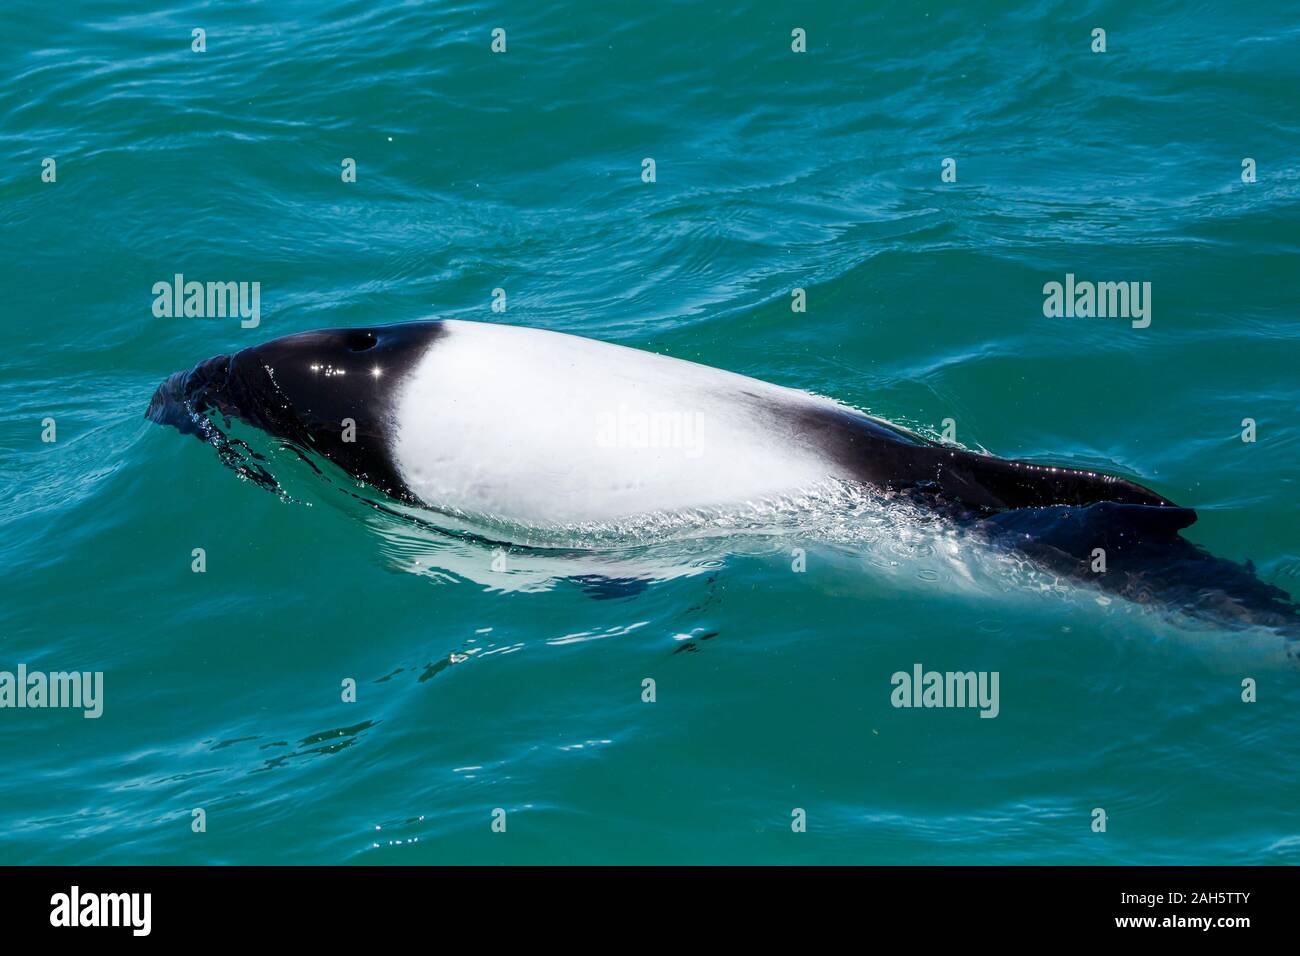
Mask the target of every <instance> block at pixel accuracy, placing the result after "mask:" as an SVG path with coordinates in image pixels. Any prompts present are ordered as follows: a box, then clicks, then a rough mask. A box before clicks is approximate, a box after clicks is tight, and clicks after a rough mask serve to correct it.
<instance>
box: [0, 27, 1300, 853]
mask: <svg viewBox="0 0 1300 956" xmlns="http://www.w3.org/2000/svg"><path fill="white" fill-rule="evenodd" d="M20 7H21V9H20V10H18V11H17V15H16V16H14V17H13V22H11V24H10V27H9V28H8V29H6V30H5V31H3V33H2V34H0V63H2V64H3V66H4V70H3V72H2V73H0V115H3V116H4V117H5V122H4V123H3V127H2V128H0V141H2V142H3V152H4V156H5V161H4V163H3V164H2V165H0V229H2V234H3V236H4V240H5V247H6V250H7V253H8V254H7V256H6V259H7V264H8V268H7V269H6V270H5V274H4V278H3V279H0V293H2V295H3V300H4V302H5V308H4V310H3V319H2V320H0V321H3V330H4V332H5V340H6V343H7V345H8V348H6V349H5V353H4V358H3V360H0V361H2V363H3V364H2V368H3V374H2V376H0V477H2V478H3V493H0V516H2V517H3V526H4V534H3V540H2V541H0V670H13V669H15V668H16V667H17V665H18V664H20V663H25V664H26V665H27V666H28V667H29V668H33V669H42V670H48V671H55V670H68V669H77V670H87V671H103V672H104V712H103V715H102V717H100V718H99V719H97V720H87V719H83V718H82V716H81V714H80V713H79V712H76V711H69V710H51V709H46V710H10V709H5V710H0V765H3V766H4V768H5V772H4V773H3V774H0V862H6V863H12V862H40V863H67V862H83V861H84V862H95V863H109V862H126V863H161V862H179V863H227V862H228V863H236V862H256V863H271V862H288V863H321V862H331V863H332V862H351V863H425V862H564V863H577V862H655V863H658V862H713V861H726V862H764V863H774V862H864V863H873V862H874V863H906V862H925V863H929V862H981V863H983V862H991V863H1026V862H1081V863H1127V862H1141V863H1157V862H1161V863H1184V862H1206V863H1242V862H1246V863H1254V862H1267V863H1288V862H1296V861H1297V860H1300V819H1298V818H1297V811H1296V795H1297V785H1298V784H1300V770H1297V768H1298V767H1300V735H1298V734H1297V721H1296V714H1297V713H1298V712H1300V674H1298V673H1297V670H1296V667H1295V666H1294V662H1293V661H1290V660H1289V659H1288V658H1287V657H1286V650H1287V646H1288V645H1287V643H1286V642H1285V641H1284V640H1282V639H1280V638H1278V637H1277V636H1276V635H1272V634H1269V633H1267V632H1264V631H1261V630H1260V629H1258V628H1254V629H1239V628H1232V629H1230V628H1227V627H1218V628H1216V627H1213V626H1208V625H1204V624H1201V625H1191V624H1188V623H1187V622H1185V621H1180V620H1178V619H1176V618H1174V617H1173V616H1172V615H1170V614H1169V613H1166V612H1165V610H1164V609H1162V608H1160V607H1153V606H1146V605H1139V604H1133V603H1129V602H1126V601H1123V600H1119V599H1116V600H1112V601H1110V602H1109V603H1105V602H1101V601H1099V600H1098V598H1099V596H1100V595H1099V594H1098V593H1097V592H1095V591H1093V590H1091V589H1090V588H1088V587H1084V586H1081V585H1078V584H1074V583H1070V582H1065V581H1059V580H1057V579H1056V578H1055V577H1053V576H1052V575H1051V574H1049V573H1045V572H1044V571H1043V570H1042V569H1041V568H1037V567H1035V566H1033V565H1032V564H1030V563H1028V562H1026V561H1024V560H1021V559H1017V558H1016V557H1015V556H1014V555H1008V554H998V553H994V552H985V551H981V550H980V549H979V548H978V547H973V546H970V545H969V544H968V543H967V542H960V543H959V545H958V546H957V553H956V555H954V554H952V553H951V547H950V546H951V545H952V544H953V541H952V539H951V537H950V536H949V535H947V534H946V533H945V532H944V531H943V530H942V529H935V528H933V527H931V526H929V525H927V524H926V523H925V522H914V521H912V520H911V519H910V518H909V517H907V516H905V515H899V514H894V513H891V512H890V511H889V510H888V509H884V510H881V509H875V510H873V509H871V508H869V507H866V506H863V505H862V504H861V502H857V501H854V502H843V501H838V502H837V501H834V500H831V501H817V502H804V503H803V505H802V506H800V507H793V508H786V509H776V510H775V511H767V512H758V513H747V514H744V515H741V516H739V517H735V516H733V519H732V520H730V521H729V522H728V526H727V527H726V528H724V529H719V528H716V527H714V528H711V529H695V531H694V532H692V533H686V534H682V533H663V529H656V531H655V533H654V534H650V535H647V536H646V539H645V540H639V541H638V540H629V539H628V538H626V537H620V538H617V539H606V538H602V537H601V536H600V535H598V534H592V535H591V536H589V537H588V538H586V539H582V538H581V536H578V540H575V541H572V542H570V543H571V544H573V545H574V546H575V547H574V548H570V549H566V550H563V551H558V552H556V553H546V552H544V551H537V550H533V551H525V550H518V551H517V552H516V551H512V552H511V553H510V555H509V561H508V564H507V570H505V571H503V572H498V571H496V570H494V569H493V566H492V565H493V558H494V551H493V550H492V549H490V548H489V547H486V546H484V545H480V544H476V543H474V541H473V540H469V539H463V538H456V537H449V536H447V535H443V534H439V533H437V532H436V531H435V530H430V529H427V528H426V529H416V528H413V527H411V526H408V525H406V524H404V523H402V522H399V521H395V520H392V519H389V518H386V517H385V516H383V515H381V514H378V513H376V512H374V511H372V510H371V509H369V508H366V507H365V506H364V505H362V504H360V503H358V502H357V501H356V500H355V499H354V498H352V497H351V496H349V495H347V494H345V493H343V492H345V491H346V490H348V484H347V482H346V481H345V480H343V479H341V478H340V477H339V476H337V475H333V476H325V477H318V476H315V475H314V474H312V473H311V472H310V471H309V470H308V469H306V468H303V467H296V466H295V464H294V463H293V462H290V461H287V460H279V459H277V460H276V465H275V467H276V469H278V470H281V471H283V473H284V476H285V480H286V483H288V484H290V485H291V486H292V488H293V495H292V500H284V499H281V498H278V497H276V496H275V495H272V494H269V493H267V492H266V491H264V490H262V489H260V488H258V487H256V486H255V485H254V484H253V483H250V482H247V481H240V480H239V479H238V477H237V476H236V475H235V474H234V473H233V472H231V471H230V470H228V469H226V468H223V467H222V466H221V465H220V463H219V462H218V460H217V457H216V455H215V454H214V453H213V450H212V449H211V448H208V447H206V446H204V445H203V444H201V443H200V442H196V441H193V440H191V439H188V438H183V437H182V436H180V435H178V434H177V433H176V432H175V431H174V430H171V429H167V428H160V427H158V426H157V425H153V424H150V423H149V422H147V421H145V420H144V418H143V417H142V415H143V411H144V409H145V407H146V405H147V404H148V402H149V398H150V396H151V394H152V393H153V390H154V388H155V387H156V386H157V385H158V383H159V382H160V381H161V380H162V379H163V378H164V377H165V376H166V375H167V374H169V373H171V372H173V371H176V370H178V369H181V368H187V367H189V366H191V365H193V364H194V363H195V362H197V361H199V360H201V359H203V358H206V357H208V356H210V355H214V354H217V353H220V352H227V351H231V350H233V349H236V348H240V347H243V346H245V345H250V344H253V343H255V342H259V341H263V340H265V339H268V338H271V337H274V336H278V335H282V334H286V333H289V332H294V331H300V330H305V329H311V328H319V327H327V326H339V325H359V324H373V323H379V322H400V321H409V320H415V319H419V318H427V317H431V316H439V317H443V318H463V319H480V320H484V321H506V322H510V323H515V324H522V325H531V326H537V327H541V328H547V329H554V330H558V331H565V332H575V333H579V334H583V335H588V336H591V337H595V338H599V339H604V340H607V341H612V342H618V343H621V344H625V345H630V346H635V347H639V348H645V349H651V350H654V351H658V352H663V353H666V354H669V355H673V356H677V357H681V358H686V359H691V360H695V361H699V362H704V363H707V364H711V365H716V366H720V367H723V368H727V369H731V370H734V371H738V372H743V373H746V374H749V375H753V376H756V377H758V378H762V379H766V380H769V381H773V382H777V383H780V384H784V385H790V386H795V387H799V388H804V389H808V390H811V391H815V392H818V393H821V394H825V395H829V396H833V397H835V398H837V399H839V400H841V401H844V402H846V403H849V404H852V405H855V406H857V407H859V408H862V409H865V410H867V411H870V412H871V413H873V414H875V415H879V416H881V417H884V418H887V419H889V420H891V421H895V422H898V423H900V424H904V425H907V426H909V427H912V428H914V429H916V430H918V431H920V432H922V433H924V434H926V435H929V436H931V437H936V438H937V437H939V436H940V435H941V433H942V430H943V427H944V426H943V421H944V419H952V420H953V422H954V423H955V427H956V440H957V441H958V442H960V443H961V444H963V445H965V446H966V447H969V448H979V449H987V450H989V451H991V452H993V453H995V454H999V455H1003V456H1017V457H1025V458H1033V459H1036V460H1042V461H1050V462H1056V463H1061V464H1070V465H1075V466H1088V467H1097V468H1101V469H1103V470H1109V471H1112V472H1114V473H1118V474H1124V475H1127V476H1130V477H1132V478H1134V479H1136V480H1138V481H1140V482H1142V483H1143V484H1146V485H1149V486H1150V487H1152V488H1154V489H1156V490H1157V491H1159V492H1161V493H1162V494H1165V495H1167V496H1168V497H1170V498H1172V499H1173V500H1175V501H1177V502H1178V503H1180V504H1185V505H1190V506H1193V507H1196V508H1197V509H1198V511H1199V513H1200V520H1199V522H1198V523H1197V524H1196V525H1195V526H1194V527H1192V528H1191V529H1190V530H1189V531H1188V532H1187V535H1188V537H1190V538H1191V539H1193V540H1195V541H1196V542H1198V543H1200V544H1202V545H1204V546H1205V547H1206V548H1207V549H1209V550H1210V551H1212V552H1213V553H1214V554H1216V555H1219V556H1221V557H1224V558H1229V559H1232V560H1235V561H1244V560H1246V559H1251V560H1253V561H1254V562H1255V566H1256V568H1257V571H1258V574H1259V576H1260V577H1261V578H1262V579H1263V580H1265V581H1268V582H1272V583H1274V584H1277V585H1279V586H1281V587H1283V588H1285V589H1286V590H1288V591H1290V592H1291V593H1292V594H1293V595H1294V594H1297V592H1300V534H1298V532H1300V520H1297V511H1296V490H1297V489H1296V476H1297V468H1296V463H1297V450H1298V449H1300V422H1298V421H1297V415H1296V409H1297V399H1298V398H1300V395H1298V394H1297V393H1298V391H1300V387H1298V380H1297V376H1296V374H1295V369H1296V360H1297V357H1298V355H1300V352H1298V350H1297V342H1298V340H1300V331H1298V327H1297V312H1298V310H1300V296H1298V295H1297V291H1296V277H1297V275H1298V274H1300V270H1298V268H1297V267H1298V266H1300V258H1298V253H1300V232H1298V231H1297V228H1296V223H1297V220H1298V218H1300V173H1298V172H1297V169H1298V167H1297V156H1298V155H1300V111H1297V109H1296V106H1297V100H1296V94H1295V90H1296V88H1297V85H1298V84H1300V28H1298V27H1297V23H1300V18H1297V13H1300V8H1297V7H1296V5H1294V4H1277V3H1264V4H1259V5H1254V4H1251V5H1244V6H1243V5H1240V4H1233V3H1228V2H1222V3H1210V4H1197V5H1194V6H1189V5H1186V4H1172V3H1159V4H1143V5H1140V7H1139V6H1135V5H1132V4H1121V3H1115V2H1101V3H1090V4H1084V5H1079V4H1073V3H1065V2H1044V3H1031V4H1018V5H1004V4H996V3H963V4H958V5H951V6H949V5H934V6H930V7H926V6H921V5H914V4H888V5H874V4H870V5H868V4H856V3H824V4H818V5H817V6H816V8H815V9H803V8H800V9H795V8H793V7H786V6H784V5H778V4H764V3H740V4H731V5H725V6H723V7H712V6H703V5H694V4H613V5H608V6H607V7H605V6H598V5H588V4H570V5H566V6H554V7H548V8H547V9H540V8H539V7H538V6H535V5H526V4H513V5H498V4H484V3H477V2H474V3H469V4H458V5H446V4H435V3H429V4H419V3H408V4H401V5H395V4H369V3H277V4H242V3H241V4H220V5H208V4H189V3H183V4H181V5H177V6H173V7H170V8H169V9H167V10H166V11H165V12H159V13H141V12H139V11H138V10H136V9H133V5H128V4H120V3H96V4H86V5H84V6H81V5H75V4H74V5H67V4H63V5H47V4H37V3H32V4H29V5H20ZM196 27H201V28H203V29H205V30H206V44H207V49H206V52H203V53H196V52H192V50H191V46H190V44H191V30H192V29H193V28H196ZM495 27H502V28H504V29H505V30H506V35H507V49H506V52H505V53H501V54H493V53H492V51H491V49H490V44H491V31H492V29H493V28H495ZM796 27H800V28H803V29H804V30H806V31H807V43H808V51H807V52H806V53H804V54H797V53H794V52H792V51H791V49H790V44H791V30H792V29H794V28H796ZM1094 27H1102V28H1105V29H1106V31H1107V51H1106V52H1105V53H1104V54H1102V53H1097V54H1094V53H1093V52H1091V50H1090V44H1091V31H1092V29H1093V28H1094ZM46 157H51V158H54V159H55V160H56V163H57V167H56V171H57V179H56V181H55V182H53V183H46V182H42V179H41V170H42V160H43V159H44V158H46ZM345 157H349V158H353V159H355V161H356V165H357V181H356V182H355V183H345V182H343V181H342V179H341V175H340V168H341V166H340V164H341V162H342V160H343V159H344V158H345ZM647 157H650V158H653V159H654V160H655V163H656V181H655V182H654V183H644V182H642V178H641V172H642V160H643V159H645V158H647ZM946 157H952V158H954V159H956V161H957V181H956V182H953V183H945V182H942V181H941V177H940V173H941V163H942V161H943V159H944V158H946ZM1246 157H1249V158H1252V159H1254V160H1255V161H1256V164H1257V171H1258V181H1257V182H1254V183H1249V184H1248V183H1243V182H1242V178H1241V171H1242V165H1241V164H1242V160H1243V158H1246ZM178 272H179V273H184V274H185V275H186V277H187V278H193V279H199V280H221V281H250V282H251V281H258V282H260V283H261V316H260V325H259V327H257V328H255V329H241V328H240V325H239V321H238V320H237V319H232V318H159V317H156V316H155V315H154V314H153V312H152V304H153V294H152V292H151V288H152V286H153V284H154V283H156V282H159V281H170V279H171V277H172V276H173V275H174V274H175V273H178ZM1066 273H1073V274H1076V275H1077V276H1078V277H1079V278H1080V279H1091V280H1096V281H1102V280H1114V281H1149V282H1150V283H1151V284H1152V286H1151V287H1152V298H1151V302H1152V322H1151V325H1150V327H1148V328H1145V329H1134V328H1132V327H1131V326H1130V324H1129V322H1127V321H1125V320H1122V319H1085V318H1073V319H1065V318H1062V319H1049V318H1045V317H1044V314H1043V293H1042V287H1043V285H1044V283H1046V282H1050V281H1062V280H1063V279H1064V276H1065V275H1066ZM498 287H500V288H504V289H506V291H507V293H508V309H507V312H506V313H505V314H504V315H501V314H496V313H493V312H492V310H491V300H492V295H491V293H492V290H493V289H494V288H498ZM795 287H800V288H804V289H806V290H807V311H806V313H794V312H792V311H791V307H790V303H791V290H792V289H793V288H795ZM46 418H52V419H54V421H55V423H56V429H57V432H56V439H57V440H56V441H53V442H43V441H42V430H43V426H42V421H43V420H44V419H46ZM1245 418H1251V419H1254V420H1255V422H1256V423H1257V428H1258V440H1257V441H1255V442H1253V443H1247V442H1243V441H1242V440H1241V429H1242V424H1241V423H1242V420H1243V419H1245ZM520 480H527V476H520ZM678 530H680V529H678ZM688 530H689V529H688ZM695 532H698V533H695ZM195 548H203V549H204V550H205V554H206V562H207V564H206V572H205V573H202V574H198V573H193V572H192V571H191V561H192V557H191V554H192V550H193V549H195ZM796 549H799V550H800V551H801V552H802V554H803V560H804V562H806V569H805V570H804V571H802V572H801V573H800V572H796V571H794V570H793V568H792V566H793V565H794V564H795V563H796ZM629 576H641V577H646V578H650V579H652V580H653V583H651V584H649V586H648V587H645V588H643V589H640V590H638V589H636V588H619V587H609V586H602V584H601V581H602V580H604V579H608V578H611V577H612V578H620V577H629ZM575 579H577V580H575ZM917 662H920V663H922V664H923V665H924V666H925V667H926V668H927V669H931V668H933V669H937V670H962V671H966V670H980V671H996V672H998V673H999V675H1000V682H1001V683H1000V713H999V715H998V717H997V718H996V719H991V720H985V719H979V718H978V716H977V714H976V713H975V712H974V711H971V710H959V709H935V710H910V709H896V708H894V707H892V706H891V704H890V692H891V690H892V686H891V683H890V677H891V675H892V674H893V673H894V672H896V671H900V670H903V671H910V670H911V668H912V666H913V664H914V663H917ZM346 678H352V679H354V680H355V681H356V682H357V686H358V692H357V700H356V701H355V702H349V703H345V702H344V701H343V700H341V690H340V687H341V682H342V681H343V680H344V679H346ZM646 678H652V679H653V680H654V681H655V682H656V685H655V686H656V700H655V702H653V703H647V702H644V701H643V700H642V682H643V680H644V679H646ZM1245 678H1252V679H1254V680H1255V681H1256V682H1257V687H1258V701H1257V702H1255V703H1249V704H1248V703H1243V702H1242V700H1241V694H1242V681H1243V679H1245ZM195 808H202V809H203V810H204V811H205V812H206V824H207V827H206V832H201V833H196V832H194V831H193V828H192V819H193V817H192V811H193V810H194V809H195ZM498 808H500V809H502V810H504V811H505V814H506V820H507V827H506V832H505V833H494V832H493V830H492V826H491V824H492V821H493V811H494V810H496V809H498ZM795 808H800V809H803V810H804V811H806V814H807V832H805V833H794V832H792V829H791V820H792V811H793V810H794V809H795ZM1094 808H1102V809H1104V810H1105V811H1106V814H1107V828H1106V832H1104V833H1097V832H1093V830H1092V827H1091V824H1092V822H1093V810H1094Z"/></svg>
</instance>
